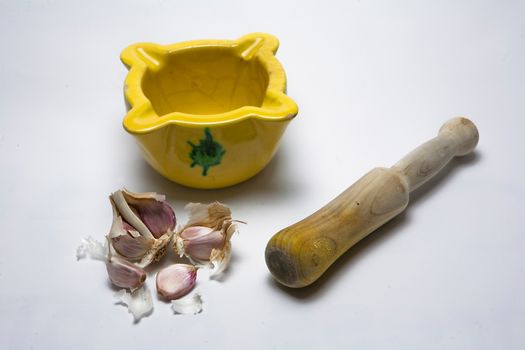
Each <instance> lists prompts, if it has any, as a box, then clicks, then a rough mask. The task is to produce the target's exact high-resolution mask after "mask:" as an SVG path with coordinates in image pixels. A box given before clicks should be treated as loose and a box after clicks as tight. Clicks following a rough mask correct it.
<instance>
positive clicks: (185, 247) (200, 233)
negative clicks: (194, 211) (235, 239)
mask: <svg viewBox="0 0 525 350" xmlns="http://www.w3.org/2000/svg"><path fill="white" fill-rule="evenodd" d="M224 243H225V235H224V234H223V233H222V232H221V231H216V230H213V229H212V228H209V227H204V226H191V227H188V228H186V229H185V230H183V231H182V232H181V233H180V234H178V235H177V236H176V242H175V244H176V248H177V251H178V252H179V255H181V253H182V254H184V255H188V256H190V257H191V258H194V259H199V260H209V259H210V254H211V251H212V250H213V249H219V248H222V247H223V246H224Z"/></svg>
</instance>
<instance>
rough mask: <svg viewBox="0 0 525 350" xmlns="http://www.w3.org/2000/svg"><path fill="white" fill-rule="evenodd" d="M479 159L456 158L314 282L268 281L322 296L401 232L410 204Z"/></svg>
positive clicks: (296, 293)
mask: <svg viewBox="0 0 525 350" xmlns="http://www.w3.org/2000/svg"><path fill="white" fill-rule="evenodd" d="M480 160H481V155H480V154H479V153H478V152H474V153H471V154H469V155H466V156H464V157H456V158H453V159H452V160H451V161H450V163H449V164H447V165H446V166H445V168H443V169H442V170H441V171H440V172H439V173H438V174H436V175H435V176H434V177H433V178H432V179H430V180H429V181H428V182H426V183H425V184H423V185H422V186H421V187H420V188H418V189H417V190H415V191H414V192H413V193H411V194H410V202H409V205H408V207H407V209H406V210H405V211H404V212H402V213H401V214H399V215H398V216H396V217H395V218H393V219H392V220H390V221H389V222H387V223H385V224H384V225H383V226H381V227H380V228H378V229H377V230H375V231H374V232H372V233H371V234H370V235H368V236H367V237H365V238H363V239H362V240H361V241H359V242H358V243H357V244H356V245H354V246H353V247H352V248H350V249H349V250H348V251H347V252H346V253H344V254H343V255H342V256H341V257H339V259H337V260H336V261H335V262H334V263H333V264H332V266H330V268H329V269H328V270H327V271H326V272H325V273H324V274H323V275H322V276H321V277H320V278H319V279H318V280H317V281H316V282H314V283H313V284H311V285H309V286H306V287H303V288H297V289H296V288H289V287H286V286H284V285H282V284H280V283H279V282H277V281H275V280H274V279H273V278H272V276H271V274H268V278H267V282H268V284H270V285H271V286H272V287H276V288H278V289H280V290H281V291H283V292H285V294H287V295H289V296H290V297H292V298H294V299H296V300H298V301H301V302H302V301H304V302H307V301H311V300H314V299H317V298H320V297H322V295H324V294H325V293H326V292H327V290H328V288H326V285H327V284H329V283H333V282H334V281H335V280H337V277H338V276H340V275H341V274H343V273H349V272H351V270H352V267H353V266H355V265H356V264H358V263H359V260H360V259H364V258H365V257H366V255H367V254H371V253H372V252H373V251H374V249H375V248H378V247H379V246H381V245H382V244H384V243H386V242H387V241H388V239H389V238H391V237H392V236H393V234H394V233H395V232H398V231H401V230H402V229H403V227H405V226H406V225H407V224H408V223H409V222H410V221H411V218H410V215H409V213H407V211H409V210H410V208H411V207H415V206H418V205H421V203H423V202H424V200H423V199H422V198H426V199H425V200H428V199H429V198H430V197H431V196H432V195H433V194H434V193H435V192H437V191H438V190H439V188H441V187H442V186H444V185H445V183H446V182H447V181H450V180H451V179H452V178H453V176H454V173H456V172H457V171H458V170H459V169H460V168H462V167H463V166H466V165H474V164H476V163H478V162H479V161H480ZM445 178H447V180H445Z"/></svg>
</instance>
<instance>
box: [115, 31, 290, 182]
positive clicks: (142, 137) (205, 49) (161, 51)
mask: <svg viewBox="0 0 525 350" xmlns="http://www.w3.org/2000/svg"><path fill="white" fill-rule="evenodd" d="M278 46H279V42H278V40H277V39H276V38H275V37H273V36H271V35H268V34H263V33H253V34H249V35H246V36H243V37H241V38H240V39H238V40H198V41H189V42H184V43H178V44H174V45H167V46H162V45H157V44H151V43H139V44H135V45H131V46H129V47H128V48H126V49H125V50H124V51H123V52H122V54H121V59H122V62H123V63H124V64H125V65H126V66H127V67H128V69H129V73H128V75H127V77H126V81H125V98H126V103H127V106H128V113H127V115H126V116H125V118H124V122H123V124H124V128H125V129H126V130H127V131H128V132H129V133H130V134H131V135H133V136H134V137H135V140H136V141H137V143H138V144H139V146H140V149H141V150H142V152H143V154H144V157H145V159H146V161H147V162H148V163H149V164H150V165H151V166H152V167H153V168H154V169H156V170H157V171H158V172H159V173H160V174H162V175H164V176H165V177H167V178H168V179H170V180H172V181H175V182H177V183H179V184H182V185H185V186H189V187H195V188H220V187H225V186H230V185H234V184H237V183H239V182H242V181H244V180H247V179H249V178H250V177H252V176H254V175H255V174H257V173H258V172H259V171H261V170H262V169H263V168H264V167H265V166H266V165H267V164H268V162H270V160H271V159H272V157H273V155H274V154H275V152H276V150H277V147H278V144H279V140H280V138H281V136H282V134H283V132H284V131H285V129H286V126H287V125H288V123H289V122H290V121H291V120H292V119H293V118H294V117H295V115H296V114H297V105H296V104H295V102H294V101H293V100H292V99H291V98H289V97H288V96H287V95H286V93H285V92H286V76H285V73H284V70H283V68H282V66H281V65H280V63H279V62H278V61H277V59H276V58H275V55H274V54H275V52H276V51H277V48H278Z"/></svg>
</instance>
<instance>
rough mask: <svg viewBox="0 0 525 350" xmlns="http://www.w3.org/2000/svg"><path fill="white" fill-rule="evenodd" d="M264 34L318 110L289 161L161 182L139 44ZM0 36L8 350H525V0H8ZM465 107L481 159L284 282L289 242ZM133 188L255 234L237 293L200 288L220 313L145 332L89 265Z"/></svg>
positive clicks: (241, 243)
mask: <svg viewBox="0 0 525 350" xmlns="http://www.w3.org/2000/svg"><path fill="white" fill-rule="evenodd" d="M253 31H264V32H269V33H272V34H274V35H276V36H277V37H278V38H279V39H280V42H281V47H280V49H279V51H278V53H277V57H278V59H279V60H280V61H281V63H282V64H283V66H284V68H285V70H286V72H287V75H288V81H289V89H288V93H289V95H290V96H291V97H292V98H294V99H295V100H296V101H297V103H298V105H299V108H300V112H299V115H298V116H297V118H296V119H295V120H294V121H293V122H292V123H291V124H290V126H289V128H288V130H287V132H286V134H285V136H284V139H283V142H282V146H281V148H280V151H279V153H278V154H277V156H276V158H275V159H274V160H273V162H272V163H271V164H270V165H269V166H268V167H267V168H266V169H265V170H264V171H263V172H262V173H261V174H259V175H258V176H257V177H255V178H253V179H252V180H250V181H248V182H246V183H243V184H241V185H238V186H235V187H232V188H228V189H224V190H217V191H200V190H192V189H188V188H184V187H181V186H178V185H176V184H173V183H171V182H169V181H167V180H165V179H164V178H162V177H161V176H159V175H157V174H156V173H155V172H154V171H153V170H151V169H150V168H149V166H148V165H146V164H145V163H144V161H143V160H142V158H141V155H140V154H139V151H138V148H137V147H136V145H135V144H134V141H133V139H132V137H131V136H129V135H127V134H126V133H125V131H124V130H123V128H122V127H121V121H122V118H123V116H124V114H125V109H124V101H123V97H122V84H123V81H124V77H125V75H126V69H125V68H124V66H123V65H122V64H121V63H120V61H119V54H120V51H121V50H122V49H123V48H124V47H126V46H127V45H129V44H131V43H134V42H140V41H151V42H157V43H161V44H168V43H173V42H178V41H185V40H190V39H204V38H217V39H218V38H223V39H233V38H237V37H239V36H242V35H244V34H247V33H250V32H253ZM0 43H1V46H0V47H1V50H0V183H1V185H0V235H1V236H0V237H1V242H2V243H1V248H2V249H1V252H2V253H1V254H0V347H1V348H2V349H94V348H97V349H103V348H111V349H146V348H148V349H161V348H170V349H190V348H191V349H201V348H215V349H227V348H228V349H298V348H301V349H321V348H347V349H523V348H524V347H525V298H524V295H525V261H524V257H525V232H524V231H525V230H524V227H525V225H524V223H523V220H524V219H525V210H524V208H525V206H524V205H523V198H525V187H524V181H523V179H524V178H525V167H524V161H525V141H524V138H523V133H524V131H525V122H524V120H525V119H524V118H525V83H524V81H525V3H524V1H495V0H494V1H364V0H363V1H340V2H335V1H326V0H325V1H317V2H307V1H298V2H294V3H293V2H285V1H282V0H281V1H268V0H266V1H257V2H249V1H236V2H235V1H222V2H218V1H217V2H211V1H178V2H171V1H143V2H139V1H122V2H119V3H117V2H109V1H95V0H90V1H78V2H75V1H51V0H49V1H10V2H8V1H1V2H0ZM457 115H465V116H468V117H469V118H471V119H472V120H473V121H474V122H475V123H476V124H477V126H478V128H479V131H480V135H481V138H480V143H479V146H478V149H477V150H476V152H475V154H473V155H471V156H467V157H465V158H463V159H456V160H454V161H453V162H452V163H451V164H450V165H449V166H448V167H447V168H446V169H445V170H444V171H443V172H442V175H441V176H438V178H437V179H436V180H434V181H432V182H430V183H429V184H428V185H427V186H424V187H423V188H421V189H420V190H418V191H417V192H416V193H413V195H412V196H411V205H410V206H409V208H408V209H407V211H406V212H405V213H404V214H403V215H402V216H400V217H398V218H397V219H395V220H393V221H392V222H390V223H389V224H387V225H386V226H385V227H383V228H381V229H380V230H379V231H377V232H375V233H374V234H373V235H371V236H369V237H368V238H366V239H365V240H364V241H362V242H361V243H359V244H358V245H357V246H355V247H354V248H353V249H352V250H351V251H350V252H349V253H347V254H346V255H344V256H343V258H342V259H340V261H339V262H337V263H336V264H335V265H334V266H333V268H331V270H330V271H329V273H328V274H327V275H326V276H325V277H324V278H323V279H322V280H320V281H319V282H318V283H317V284H316V285H314V286H312V287H310V288H305V289H302V290H287V289H285V288H281V287H279V286H278V285H276V284H275V283H274V282H273V281H272V279H271V277H270V275H269V272H268V270H267V269H266V265H265V262H264V248H265V245H266V242H267V241H268V239H269V238H270V237H271V235H272V234H274V233H275V232H277V231H278V230H280V229H281V228H284V227H286V226H288V225H290V224H292V223H294V222H296V221H298V220H299V219H302V218H303V217H305V216H307V215H308V214H310V213H311V212H313V211H314V210H316V209H318V208H319V207H321V206H322V205H324V204H325V203H326V202H328V201H329V200H330V199H332V198H333V197H335V196H336V195H337V194H339V193H340V192H341V191H343V190H344V189H345V188H347V187H348V186H349V185H350V184H352V183H353V182H354V181H356V180H357V179H358V178H359V177H360V176H361V175H363V174H364V173H365V172H367V171H368V170H370V169H371V168H373V167H376V166H390V165H392V164H393V163H395V162H396V161H397V160H398V159H400V158H401V157H402V156H403V155H404V154H406V153H407V152H408V151H410V150H411V149H412V148H414V147H415V146H417V145H419V144H420V143H422V142H424V141H426V140H427V139H429V138H431V137H433V136H434V135H436V133H437V131H438V129H439V127H440V126H441V124H442V123H443V122H444V121H446V120H447V119H449V118H451V117H454V116H457ZM122 186H126V187H127V188H129V189H131V190H134V191H156V192H159V193H164V194H166V195H167V198H168V200H169V202H170V203H172V204H173V206H174V208H175V211H176V213H177V216H178V219H179V222H181V223H183V222H184V221H185V220H186V213H185V212H184V211H183V207H184V205H185V204H186V203H187V202H189V201H199V202H210V201H214V200H220V201H222V202H224V203H226V204H228V205H230V206H231V208H232V209H233V212H234V215H235V217H236V218H238V219H242V220H246V221H247V222H248V223H249V224H248V225H247V226H245V227H242V228H241V233H240V234H239V235H238V236H236V237H234V239H233V246H234V247H233V248H234V260H233V263H232V266H231V269H230V270H229V273H228V275H227V276H226V277H227V278H226V280H225V282H224V283H222V284H220V283H217V282H208V281H203V280H201V281H200V282H199V284H198V286H197V288H198V289H199V290H200V291H201V292H202V294H203V298H204V301H205V305H204V311H203V312H202V314H199V315H197V316H180V315H179V316H176V315H173V314H172V312H171V309H170V308H169V305H167V304H164V303H162V302H161V301H159V300H157V298H156V297H155V311H154V313H153V314H152V315H151V316H150V317H148V318H145V319H143V320H142V321H141V322H140V323H139V324H133V322H132V317H131V315H129V314H128V313H127V311H126V309H125V308H124V307H122V306H118V305H114V299H113V293H114V290H113V289H112V288H111V287H110V285H109V284H108V282H107V279H106V275H105V268H104V265H103V264H100V263H98V262H94V261H80V262H76V259H75V249H76V247H77V245H78V243H79V242H80V240H81V239H82V238H83V237H86V236H88V235H93V236H94V237H97V238H100V239H101V238H102V237H103V236H104V235H105V234H106V233H107V231H108V229H109V226H110V223H111V209H110V206H109V202H108V200H107V195H108V194H109V193H110V192H111V191H114V190H116V189H118V188H120V187H122ZM168 262H169V261H168ZM165 263H166V262H165ZM153 280H154V278H153V276H150V277H149V279H148V281H149V283H150V285H152V283H151V282H153Z"/></svg>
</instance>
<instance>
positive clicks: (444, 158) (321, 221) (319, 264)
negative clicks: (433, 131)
mask: <svg viewBox="0 0 525 350" xmlns="http://www.w3.org/2000/svg"><path fill="white" fill-rule="evenodd" d="M478 139H479V134H478V131H477V128H476V126H475V125H474V124H473V123H472V122H471V121H470V120H468V119H466V118H454V119H451V120H449V121H448V122H447V123H445V124H444V125H443V126H442V127H441V129H440V131H439V134H438V136H437V137H435V138H433V139H432V140H430V141H428V142H426V143H424V144H423V145H421V146H419V147H418V148H416V149H415V150H414V151H412V152H411V153H409V154H408V155H407V156H405V157H404V158H403V159H401V160H400V161H399V162H398V163H396V164H395V165H394V166H393V167H391V168H375V169H373V170H371V171H370V172H369V173H367V174H366V175H364V176H363V177H362V178H360V179H359V180H358V181H357V182H356V183H354V184H353V185H352V186H350V187H349V188H348V189H347V190H346V191H344V192H343V193H341V194H340V195H339V196H338V197H337V198H335V199H334V200H332V201H331V202H330V203H328V204H327V205H325V206H324V207H323V208H321V209H319V210H318V211H316V212H315V213H313V214H312V215H310V216H308V217H307V218H305V219H303V220H301V221H299V222H298V223H296V224H294V225H292V226H289V227H287V228H285V229H283V230H281V231H279V232H278V233H277V234H275V235H274V236H273V237H272V238H271V239H270V241H269V242H268V245H267V246H266V253H265V256H266V264H267V266H268V268H269V270H270V272H271V273H272V275H273V276H274V278H275V279H276V280H277V281H279V282H280V283H282V284H284V285H286V286H289V287H293V288H299V287H304V286H307V285H309V284H311V283H313V282H315V281H316V280H317V279H318V278H319V277H320V276H321V275H322V274H323V273H324V272H325V271H326V270H327V269H328V268H329V267H330V265H332V263H333V262H334V261H335V260H337V258H339V257H340V256H341V255H342V254H343V253H345V252H346V251H347V250H348V249H349V248H350V247H352V246H353V245H354V244H356V243H357V242H359V241H360V240H361V239H363V238H364V237H366V236H367V235H368V234H370V233H371V232H373V231H374V230H375V229H377V228H378V227H380V226H381V225H383V224H384V223H386V222H387V221H389V220H390V219H392V218H393V217H395V216H396V215H398V214H399V213H401V212H402V211H403V210H404V209H405V208H406V206H407V205H408V201H409V192H410V191H412V190H414V189H416V188H418V187H419V186H421V185H422V184H423V183H425V182H426V181H428V180H429V179H430V178H432V176H434V175H435V174H436V173H437V172H439V170H441V169H442V168H443V167H444V166H445V165H446V164H447V163H448V162H449V161H450V160H451V159H452V158H453V157H454V156H461V155H465V154H468V153H470V152H472V150H473V149H474V148H475V147H476V145H477V143H478Z"/></svg>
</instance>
